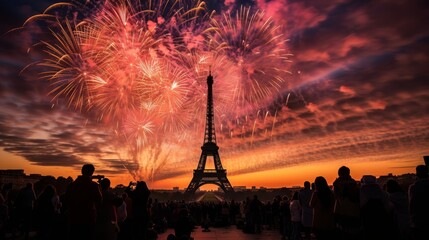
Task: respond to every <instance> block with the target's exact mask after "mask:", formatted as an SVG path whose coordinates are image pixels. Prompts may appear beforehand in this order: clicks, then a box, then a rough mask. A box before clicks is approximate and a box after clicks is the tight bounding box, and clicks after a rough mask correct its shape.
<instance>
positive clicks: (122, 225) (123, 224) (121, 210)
mask: <svg viewBox="0 0 429 240" xmlns="http://www.w3.org/2000/svg"><path fill="white" fill-rule="evenodd" d="M127 199H128V194H127V193H123V194H122V202H121V205H119V206H118V207H117V208H116V215H117V218H118V225H119V234H118V240H122V239H129V238H131V237H130V236H129V232H130V230H129V226H128V225H127V220H128V210H127V207H128V206H127V202H126V201H127Z"/></svg>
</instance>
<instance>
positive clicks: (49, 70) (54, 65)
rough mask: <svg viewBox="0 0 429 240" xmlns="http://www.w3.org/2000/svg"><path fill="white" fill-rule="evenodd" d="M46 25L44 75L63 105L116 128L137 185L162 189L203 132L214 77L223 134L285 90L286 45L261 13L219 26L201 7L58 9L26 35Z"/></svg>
mask: <svg viewBox="0 0 429 240" xmlns="http://www.w3.org/2000/svg"><path fill="white" fill-rule="evenodd" d="M59 8H65V10H62V11H61V12H60V14H59V12H55V10H56V9H59ZM52 12H55V16H56V17H54V14H51V13H52ZM62 12H64V15H63V16H64V17H63V18H61V17H59V16H62V15H61V13H62ZM40 19H46V22H47V23H49V24H47V25H48V26H49V29H50V34H49V36H50V37H48V38H46V39H44V40H42V46H43V50H44V52H45V53H46V57H45V58H44V59H42V60H41V62H40V63H39V64H38V65H39V66H41V67H43V69H44V70H45V71H43V72H42V73H41V74H42V77H43V78H45V79H48V80H49V81H50V82H51V90H50V94H51V95H52V98H53V100H56V101H59V102H61V101H62V100H64V101H66V103H67V105H68V106H69V107H71V108H74V109H77V110H79V111H90V112H91V113H93V114H91V116H92V115H95V116H96V119H97V121H99V122H102V123H104V124H106V126H109V127H110V128H112V129H113V130H114V131H113V132H115V133H116V136H117V137H118V138H119V139H121V141H120V142H121V143H122V144H124V146H121V148H125V149H127V153H128V156H127V157H125V158H124V159H130V160H129V161H130V162H131V163H132V164H134V165H135V164H136V165H137V167H135V168H133V169H134V170H132V171H130V173H131V174H132V175H133V177H134V178H136V179H139V178H140V179H142V178H143V179H150V180H156V173H157V172H158V171H159V170H160V169H161V168H162V167H163V166H164V165H165V164H166V163H167V162H168V159H169V158H170V157H171V155H172V150H171V146H176V145H177V144H178V143H184V142H189V141H193V139H194V138H192V140H189V139H190V138H191V137H189V136H195V135H196V134H197V135H198V136H199V135H200V133H201V132H202V130H201V129H203V128H204V123H205V122H204V119H205V118H204V114H205V111H206V99H207V96H206V92H207V84H206V77H207V75H208V72H209V69H210V70H211V72H212V74H213V75H214V76H215V78H216V81H215V86H214V102H215V111H216V116H217V119H216V121H217V122H218V124H220V123H221V122H231V123H233V122H234V121H236V120H237V119H240V118H241V116H247V114H249V112H252V111H255V110H256V111H257V110H258V109H259V108H263V107H266V106H267V103H268V102H269V101H270V100H272V99H273V97H274V96H276V95H277V94H278V93H279V91H280V89H282V88H284V87H285V83H286V77H287V74H288V72H287V70H286V69H287V68H286V67H285V65H286V64H287V63H288V61H289V60H288V57H289V54H288V53H287V50H286V49H285V41H286V39H285V38H284V36H283V35H282V33H281V32H280V27H279V26H277V25H275V24H274V22H273V21H272V20H271V19H270V18H265V16H264V13H263V12H261V11H255V12H252V10H251V9H250V8H241V9H240V10H239V11H237V12H236V13H235V14H234V15H231V14H224V15H222V16H215V15H213V14H209V13H208V12H207V11H206V5H205V3H204V2H203V1H198V0H165V1H162V0H156V1H155V0H153V1H131V0H120V1H113V0H106V1H101V2H98V3H97V4H95V3H88V2H87V3H85V4H78V3H75V2H74V3H73V4H65V3H64V4H62V3H58V4H54V5H52V6H50V7H49V8H48V9H47V10H46V11H45V12H44V13H43V14H40V15H37V16H34V17H31V18H30V19H29V20H27V21H26V23H25V24H24V25H26V24H28V22H31V21H34V20H38V21H39V20H40ZM52 19H56V20H55V21H52ZM233 125H240V124H239V123H237V124H235V123H233ZM221 126H222V125H221ZM249 126H250V125H249ZM254 128H255V126H254V125H253V129H254ZM221 129H222V127H221ZM195 132H196V133H195ZM185 136H186V137H185ZM179 155H180V154H179ZM181 156H183V154H182V155H181ZM126 161H128V160H126ZM134 165H133V166H134Z"/></svg>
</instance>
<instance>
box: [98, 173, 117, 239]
mask: <svg viewBox="0 0 429 240" xmlns="http://www.w3.org/2000/svg"><path fill="white" fill-rule="evenodd" d="M100 186H101V195H102V197H103V201H102V203H101V206H100V208H99V211H98V217H97V238H96V239H98V240H116V238H117V234H118V230H119V227H118V221H117V215H116V206H117V205H119V201H121V202H122V199H119V198H118V197H116V196H115V194H113V193H112V191H111V190H110V180H109V179H108V178H103V179H102V180H101V182H100Z"/></svg>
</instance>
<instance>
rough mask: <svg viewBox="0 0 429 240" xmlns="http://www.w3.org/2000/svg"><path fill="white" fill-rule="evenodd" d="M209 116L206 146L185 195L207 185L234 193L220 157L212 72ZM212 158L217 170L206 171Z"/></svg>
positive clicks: (210, 76)
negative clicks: (208, 161)
mask: <svg viewBox="0 0 429 240" xmlns="http://www.w3.org/2000/svg"><path fill="white" fill-rule="evenodd" d="M207 87H208V92H207V115H206V128H205V134H204V144H203V146H202V147H201V150H202V153H201V157H200V161H199V162H198V166H197V169H195V170H194V177H193V178H192V180H191V182H190V183H189V186H188V188H187V189H186V192H185V193H195V191H196V190H197V189H198V188H199V187H201V186H202V185H205V184H215V185H218V186H219V187H221V188H222V190H223V191H224V192H225V193H229V192H234V189H233V188H232V186H231V183H229V181H228V178H227V177H226V169H223V167H222V163H221V161H220V157H219V151H218V150H219V147H218V146H217V144H216V132H215V125H214V110H213V88H212V87H213V77H212V75H211V72H209V76H208V77H207ZM208 156H212V157H213V161H214V166H215V169H206V161H207V157H208Z"/></svg>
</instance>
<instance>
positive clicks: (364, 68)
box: [0, 0, 429, 188]
mask: <svg viewBox="0 0 429 240" xmlns="http://www.w3.org/2000/svg"><path fill="white" fill-rule="evenodd" d="M183 2H186V1H183ZM189 2H192V3H194V4H195V3H197V1H189ZM54 3H55V1H24V0H22V1H3V2H2V3H1V6H0V9H1V10H0V11H1V16H2V18H3V19H2V23H1V25H0V32H1V33H2V34H3V35H2V37H1V39H0V41H1V44H0V48H1V51H0V62H1V65H0V68H1V82H0V169H25V172H26V173H41V174H43V175H54V176H65V177H67V176H72V177H76V176H77V175H79V174H80V172H79V171H80V169H81V167H82V165H83V164H84V163H88V162H90V163H93V164H94V165H95V168H96V171H95V174H103V175H105V176H108V177H109V178H110V179H111V180H112V182H113V185H115V184H120V183H123V184H127V183H128V182H129V181H136V180H147V182H148V185H149V187H150V188H172V187H175V186H179V187H180V188H185V187H186V186H187V185H188V184H189V181H190V180H191V178H192V173H193V169H195V168H196V166H197V164H198V160H199V156H200V154H201V148H200V147H201V145H202V143H203V138H204V124H205V113H206V112H205V107H206V102H205V101H206V96H205V91H206V85H205V78H206V77H207V75H208V74H209V67H212V69H211V70H212V75H213V77H214V84H213V89H214V106H215V125H216V135H217V145H218V146H219V147H220V150H219V154H220V157H221V160H222V164H223V167H224V168H225V169H227V172H228V178H229V181H230V182H231V184H232V185H233V186H249V187H250V186H258V187H259V186H265V187H282V186H296V185H302V183H303V182H304V181H305V180H310V181H312V180H314V178H315V177H316V176H319V175H323V176H325V177H326V178H327V180H328V182H330V183H331V182H332V181H333V180H334V178H335V177H336V175H337V169H338V168H339V167H340V166H342V165H347V166H348V167H349V168H350V169H351V175H352V176H353V177H354V178H355V179H360V177H361V176H362V175H364V174H372V175H385V174H387V173H393V174H403V173H408V172H414V168H415V166H416V165H418V164H421V163H422V156H423V155H429V150H428V146H429V125H428V124H427V123H428V122H429V117H428V112H429V91H428V90H429V81H428V77H429V76H428V75H429V73H428V71H427V65H428V62H429V61H428V56H429V54H428V53H429V51H428V50H429V49H428V48H429V44H428V41H429V29H428V28H427V26H426V24H424V23H425V22H426V21H427V16H428V8H427V3H426V2H424V1H413V2H408V1H399V0H398V1H352V0H348V1H347V0H335V1H327V2H325V1H291V0H289V1H283V0H274V1H264V0H257V1H237V2H236V1H228V0H227V1H223V2H222V1H219V2H218V1H206V4H205V5H204V11H203V10H202V7H201V5H198V4H195V6H196V7H189V8H190V9H191V10H192V11H196V10H195V9H198V14H196V15H194V16H198V17H195V18H189V16H188V15H186V14H182V15H181V16H180V17H182V18H179V17H178V16H176V15H174V14H172V13H165V12H161V13H159V16H150V17H147V18H144V19H143V20H142V22H144V21H146V22H144V24H143V25H141V26H140V25H139V24H141V23H140V22H139V21H134V22H133V20H136V19H134V18H135V16H134V18H133V17H129V18H126V19H125V20H124V21H125V22H124V26H126V25H127V24H128V26H129V25H131V26H134V27H135V29H138V30H135V29H134V28H133V27H130V28H126V27H124V28H123V30H124V31H125V32H126V31H130V32H131V33H133V34H135V32H133V31H141V29H144V31H143V32H138V33H140V34H143V35H144V34H146V33H147V34H148V35H150V36H149V37H148V38H146V35H144V36H143V37H142V36H141V35H138V34H135V35H132V36H133V37H131V40H132V41H131V40H130V39H128V38H126V39H125V40H123V38H120V37H118V36H120V35H118V36H112V39H115V40H112V41H117V42H115V44H116V46H125V47H123V49H122V48H121V47H114V51H110V49H109V52H108V55H107V56H108V57H109V59H108V60H100V59H101V58H102V57H99V56H98V57H99V58H92V57H91V58H90V57H88V58H85V57H82V59H83V60H85V61H82V62H85V63H87V64H88V66H89V67H90V68H91V69H90V70H88V74H93V75H95V72H96V73H97V76H95V77H93V78H92V79H91V80H90V82H91V81H92V83H94V82H95V83H96V84H99V85H97V86H95V87H94V86H93V85H89V86H90V87H92V89H91V91H88V92H78V93H79V94H78V95H77V97H76V95H73V94H69V93H67V91H62V90H61V89H62V88H63V89H67V88H66V87H64V85H61V84H62V82H61V81H63V80H64V79H66V78H67V76H68V77H70V76H74V75H73V74H76V73H74V72H67V74H69V75H65V76H63V77H62V78H61V77H60V78H57V77H58V74H55V73H58V72H55V71H59V70H58V69H57V70H55V69H56V67H59V65H60V62H61V61H62V60H61V61H60V60H58V59H57V60H58V61H51V62H50V63H53V64H54V65H55V64H57V65H56V66H52V65H47V64H46V63H48V62H49V61H50V60H52V59H55V56H53V54H52V53H53V51H55V49H52V48H50V46H59V45H60V44H59V43H58V39H55V37H54V35H53V34H52V33H50V29H51V30H52V31H53V32H54V33H55V32H56V33H57V34H59V35H61V27H58V26H54V24H55V21H56V20H55V18H54V19H50V18H45V16H38V17H35V18H33V19H31V18H32V16H37V14H41V13H43V12H44V11H45V9H47V8H48V7H49V6H51V5H52V4H54ZM103 7H104V8H102V7H101V5H97V4H96V3H93V5H83V7H82V6H80V7H75V8H73V7H70V6H62V7H58V8H54V9H50V10H49V11H47V12H46V14H47V15H48V14H51V15H52V16H57V18H59V19H61V20H60V21H64V22H61V24H62V25H60V26H63V27H64V28H63V30H64V29H65V31H64V32H65V33H66V34H71V33H72V34H75V33H76V32H78V33H83V34H81V35H79V34H77V35H75V37H76V38H78V37H79V38H80V40H79V41H83V40H82V39H81V38H83V37H82V35H85V36H84V37H86V38H85V39H84V40H86V41H88V42H85V44H87V45H82V46H86V47H87V46H89V47H87V48H85V47H82V46H81V47H82V49H81V51H82V52H83V53H85V54H86V53H88V52H85V51H88V48H89V49H95V50H96V51H98V49H99V48H100V46H101V44H105V42H107V41H110V39H108V37H107V36H108V35H107V36H106V32H103V31H104V30H99V29H103V28H102V27H106V26H102V27H98V26H100V25H102V24H106V21H107V20H106V19H107V18H103V17H101V16H102V14H99V13H98V12H97V11H99V9H103V11H104V12H107V13H108V12H109V10H112V9H115V7H116V6H110V8H109V6H107V7H106V6H103ZM169 7H171V6H169ZM199 7H201V9H200V8H199ZM247 7H250V8H247ZM249 9H250V10H249ZM112 11H113V10H112ZM200 11H201V12H206V13H212V12H213V11H214V12H213V15H211V17H212V18H213V19H215V21H210V20H209V19H208V18H209V16H208V15H204V14H203V13H201V12H200ZM240 11H242V12H240ZM246 11H249V14H254V15H252V16H255V18H256V19H257V20H258V21H259V22H258V21H256V22H252V25H250V26H249V29H253V30H254V32H257V33H264V34H268V35H264V36H262V35H260V36H259V35H255V34H253V35H252V34H249V38H248V39H252V40H253V41H254V42H250V43H249V46H250V47H249V48H252V47H253V46H256V47H254V48H252V49H251V50H249V53H246V54H244V53H242V52H239V51H238V50H243V49H241V48H240V46H238V47H237V46H235V45H234V43H237V42H238V43H239V42H240V41H241V38H240V37H237V36H235V35H234V34H233V33H234V31H232V29H234V27H236V28H239V27H242V26H241V25H239V24H238V22H239V20H237V22H236V20H235V19H236V18H235V17H234V16H236V15H240V14H242V15H240V16H241V17H243V18H244V17H245V15H246V14H245V13H246ZM262 13H263V14H262ZM223 14H224V15H223ZM131 15H132V14H130V16H131ZM231 15H232V17H231ZM73 16H75V19H74V20H71V19H73ZM228 17H230V18H228ZM85 18H88V19H91V20H93V21H94V23H92V24H93V26H95V27H93V26H92V25H89V26H90V27H88V28H83V30H82V29H78V27H76V26H79V24H78V21H83V19H85ZM200 18H201V19H200ZM243 18H242V19H243ZM27 19H30V20H29V21H26V20H27ZM76 19H77V20H76ZM172 19H175V20H174V21H173V20H172ZM177 19H182V20H183V19H185V20H189V19H191V20H189V21H182V22H180V21H179V20H177ZM244 19H245V18H244ZM69 20H70V28H71V29H72V30H73V29H74V30H76V29H78V30H79V31H80V32H79V31H69V32H68V29H67V24H66V22H68V21H69ZM228 20H229V21H230V23H231V25H228V24H225V25H223V22H222V21H226V22H228ZM247 20H249V19H247ZM60 21H59V22H60ZM127 21H128V22H127ZM249 21H250V20H249ZM24 23H25V24H24ZM125 23H127V24H125ZM164 23H165V24H164ZM264 23H267V24H266V25H264ZM132 24H134V25H132ZM205 24H207V25H205ZM234 24H237V25H234ZM106 25H107V24H106ZM152 25H153V26H152ZM172 25H174V26H172ZM21 26H24V27H23V28H20V29H16V28H19V27H21ZM91 26H92V27H93V28H91ZM143 26H144V28H139V27H143ZM231 26H232V27H231ZM267 26H268V27H267ZM228 27H231V29H228ZM146 28H147V29H146ZM203 28H204V29H203ZM223 28H225V29H223ZM87 29H92V30H94V29H95V30H94V31H95V32H96V30H97V31H98V30H99V32H96V34H99V35H102V37H99V38H95V37H93V36H92V35H91V34H93V32H90V31H89V30H87ZM172 29H174V30H177V33H176V32H174V31H173V30H172ZM190 29H192V30H193V31H191V30H190ZM207 29H208V30H207ZM210 29H215V30H214V32H213V33H211V32H210V31H209V30H210ZM86 31H87V32H86ZM258 31H259V32H258ZM64 32H63V34H64ZM103 34H104V35H103ZM204 34H208V35H204ZM210 34H212V35H210ZM270 34H271V35H270ZM87 36H90V37H87ZM97 36H98V35H97ZM126 36H127V37H129V36H130V35H126ZM175 37H177V38H179V37H180V40H181V41H179V42H180V44H179V45H180V46H179V45H177V41H176V40H175V39H174V38H175ZM223 37H225V39H226V40H225V39H224V38H223ZM252 37H253V38H252ZM149 38H150V39H151V41H149V40H148V41H147V42H145V44H142V43H141V42H139V41H140V40H141V39H149ZM94 39H97V41H95V40H94ZM100 39H101V40H100ZM106 39H108V40H106ZM171 39H173V40H171ZM207 39H208V40H211V42H210V43H213V42H214V43H219V42H220V41H226V42H228V41H227V40H231V41H229V42H228V43H230V44H231V46H230V47H229V48H223V45H222V43H223V42H222V43H219V46H215V47H214V48H213V49H210V48H208V47H207V46H206V45H207V42H206V41H207ZM237 39H240V41H238V40H237ZM90 40H94V41H93V42H90ZM170 40H171V42H169V41H170ZM258 40H261V42H262V43H261V42H258ZM42 41H44V42H45V43H42V44H41V42H42ZM79 41H77V43H79ZM122 41H126V42H132V44H133V45H132V48H127V47H128V45H126V44H124V42H122ZM243 41H244V40H243ZM136 42H137V43H136ZM119 43H122V44H123V45H120V44H119ZM134 44H137V45H139V44H140V45H139V49H140V50H139V51H140V52H138V53H135V52H133V51H134V47H135V45H134ZM252 44H254V45H252ZM258 44H259V45H258ZM143 45H144V46H143ZM165 46H167V47H165ZM178 46H179V47H178ZM206 47H207V48H206ZM210 47H211V46H210ZM234 47H237V49H235V48H234ZM219 48H222V49H220V50H219ZM141 49H144V50H141ZM207 49H208V50H207ZM244 49H245V50H246V51H248V50H247V47H244ZM131 50H133V51H131ZM214 50H216V52H217V53H219V54H218V55H216V57H213V59H214V60H213V59H211V58H210V57H207V58H206V55H205V54H207V52H211V51H214ZM50 51H51V52H50ZM120 51H123V52H120ZM141 51H145V52H144V53H142V52H141ZM243 51H244V50H243ZM60 52H61V51H60ZM112 52H113V53H112ZM106 54H107V53H106ZM169 54H170V55H171V56H174V57H172V58H169V57H166V56H169ZM82 55H84V54H82ZM85 56H86V55H85ZM142 56H144V57H142ZM148 56H149V57H148ZM207 56H208V55H207ZM210 56H211V55H210ZM194 58H198V59H197V60H195V59H194ZM46 59H48V60H46ZM94 59H95V60H94ZM112 59H113V60H112ZM90 60H91V61H92V60H94V61H95V63H93V62H91V61H90ZM133 61H136V62H135V63H136V64H134V62H133ZM181 61H182V62H181ZM185 61H186V63H189V66H187V65H186V64H184V62H185ZM160 62H162V65H161V63H160ZM164 62H167V63H164ZM40 63H42V64H40ZM137 63H138V64H137ZM216 63H217V64H216ZM61 64H62V63H61ZM132 64H134V65H132ZM82 65H85V64H82ZM129 65H130V66H129ZM136 65H138V66H139V70H134V69H135V66H136ZM94 66H95V67H94ZM178 66H182V67H183V68H179V67H178ZM61 67H62V66H61ZM79 67H80V68H79V71H82V72H79V71H78V72H79V74H76V75H75V77H77V76H78V75H79V76H80V77H82V79H83V80H84V81H87V80H85V79H86V78H87V76H86V73H87V72H86V71H83V70H82V69H83V67H82V66H80V65H79ZM85 67H87V66H85ZM186 67H188V68H186ZM76 68H77V67H76ZM172 69H173V70H172ZM189 69H192V71H190V70H189ZM49 71H54V73H53V74H52V72H49ZM140 75H144V77H145V78H147V79H149V80H150V81H152V82H156V86H154V85H155V84H148V82H150V81H149V80H148V81H147V82H144V83H143V84H142V83H140V82H138V80H136V83H134V82H132V81H131V80H132V79H134V78H135V79H140V78H142V77H141V76H140ZM148 75H150V77H148ZM43 76H45V77H47V78H50V79H51V80H47V79H46V78H45V79H43V78H40V77H43ZM106 76H108V77H106ZM136 76H138V77H136ZM152 77H153V78H154V79H156V80H153V79H152ZM107 78H109V79H107ZM173 78H174V80H172V79H173ZM52 79H53V80H52ZM58 79H59V80H58ZM94 79H95V80H94ZM100 79H101V80H100ZM106 79H107V80H106ZM112 79H115V82H114V83H113V80H112ZM118 79H119V80H118ZM109 81H110V82H109ZM109 84H112V85H109ZM131 84H134V85H131ZM101 85H102V86H101ZM58 86H59V88H56V87H58ZM105 86H107V87H109V86H111V87H110V88H107V87H106V89H102V87H105ZM128 88H129V89H128ZM255 88H257V89H256V90H255ZM76 89H79V85H77V87H76ZM75 91H78V90H75ZM122 91H123V92H122ZM135 92H137V93H135ZM134 94H135V95H136V96H137V97H135V98H134ZM119 96H120V97H119ZM128 96H131V97H133V98H132V99H131V97H128ZM142 99H144V100H142ZM136 102H137V103H136ZM167 103H168V104H167ZM142 109H143V110H142ZM154 109H155V110H156V113H154V112H155V110H154ZM135 125H138V128H133V127H135ZM208 168H212V166H211V167H210V166H208Z"/></svg>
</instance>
